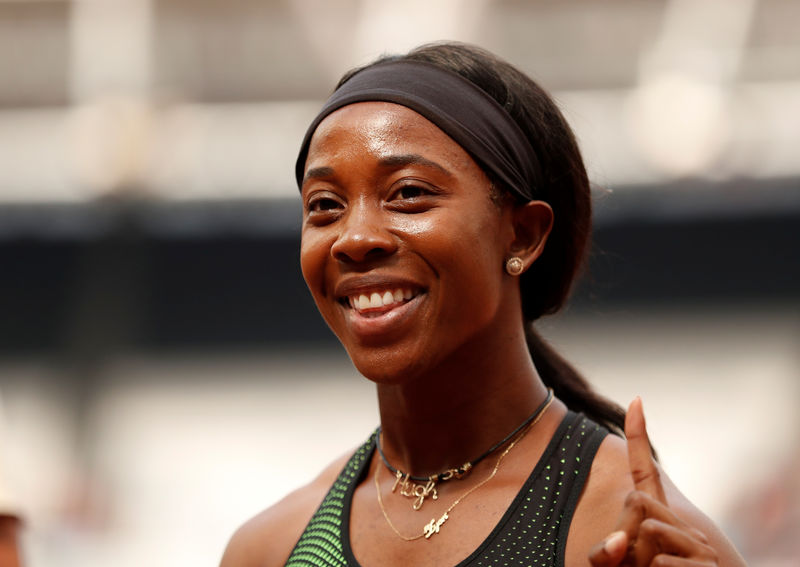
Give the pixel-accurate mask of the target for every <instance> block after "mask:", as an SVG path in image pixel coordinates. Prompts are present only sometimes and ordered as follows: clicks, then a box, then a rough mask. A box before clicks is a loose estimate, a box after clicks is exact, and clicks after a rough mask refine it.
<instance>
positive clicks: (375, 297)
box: [339, 287, 422, 317]
mask: <svg viewBox="0 0 800 567" xmlns="http://www.w3.org/2000/svg"><path fill="white" fill-rule="evenodd" d="M421 293H422V290H421V289H415V288H411V287H396V288H380V289H370V290H363V291H359V292H357V293H352V294H349V295H346V296H344V297H342V298H340V299H339V303H341V304H342V305H343V306H344V307H346V308H349V309H352V310H353V311H355V312H356V313H358V314H359V315H361V316H364V317H370V316H372V317H377V316H380V315H383V314H384V313H386V312H388V311H391V310H393V309H396V308H398V307H401V306H402V305H404V304H406V303H408V302H409V301H412V300H413V299H414V298H416V297H417V296H419V295H420V294H421Z"/></svg>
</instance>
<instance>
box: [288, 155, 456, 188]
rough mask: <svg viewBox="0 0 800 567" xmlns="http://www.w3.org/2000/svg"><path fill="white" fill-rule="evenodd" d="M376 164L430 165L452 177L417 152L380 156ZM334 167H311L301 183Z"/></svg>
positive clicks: (328, 171) (317, 177) (396, 165)
mask: <svg viewBox="0 0 800 567" xmlns="http://www.w3.org/2000/svg"><path fill="white" fill-rule="evenodd" d="M378 165H380V166H381V167H403V166H406V165H422V166H426V167H431V168H433V169H435V170H437V171H439V172H441V173H443V174H445V175H447V176H448V177H453V174H452V173H451V172H450V171H449V170H448V169H445V168H444V167H443V166H441V165H439V164H438V163H436V162H435V161H431V160H429V159H428V158H424V157H422V156H421V155H419V154H399V155H392V156H386V157H382V158H381V159H380V160H378ZM334 173H335V172H334V169H333V168H332V167H328V166H322V167H312V168H311V169H309V170H308V171H307V172H306V174H305V176H304V177H303V183H305V182H306V181H308V180H309V179H323V178H325V177H330V176H332V175H333V174H334Z"/></svg>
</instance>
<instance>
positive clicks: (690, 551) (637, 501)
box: [589, 397, 719, 567]
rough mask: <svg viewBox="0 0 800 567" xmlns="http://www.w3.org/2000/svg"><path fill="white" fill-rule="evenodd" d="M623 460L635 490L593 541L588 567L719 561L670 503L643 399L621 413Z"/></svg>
mask: <svg viewBox="0 0 800 567" xmlns="http://www.w3.org/2000/svg"><path fill="white" fill-rule="evenodd" d="M625 436H626V437H627V445H628V466H629V469H630V474H631V478H632V480H633V485H634V490H633V491H632V492H630V493H629V494H628V496H627V498H626V499H625V505H624V507H623V510H622V514H621V515H620V518H619V522H618V523H617V527H616V529H615V531H614V532H612V533H611V534H610V535H609V536H607V537H606V538H605V539H604V540H603V541H602V542H600V543H598V544H597V545H595V546H594V547H593V548H592V550H591V552H590V554H589V561H590V563H591V565H592V566H593V567H616V566H618V565H622V566H626V567H627V566H636V567H643V566H646V565H658V566H659V567H661V566H663V567H668V566H675V567H679V566H681V567H683V566H685V567H690V566H701V565H702V566H710V565H718V564H719V562H718V560H717V554H716V552H715V550H714V549H713V548H712V547H711V546H709V543H708V538H707V537H706V536H705V535H704V534H703V533H702V532H700V531H699V530H697V529H696V528H694V527H692V526H690V525H688V524H687V523H686V522H684V521H683V520H681V519H680V518H678V517H677V516H676V515H675V514H674V513H673V511H672V510H671V509H670V507H669V504H668V503H667V498H666V495H665V492H664V486H663V484H662V482H661V471H660V470H659V468H658V465H657V464H656V462H655V459H653V455H652V452H651V448H650V439H649V437H648V436H647V428H646V426H645V420H644V412H643V410H642V401H641V400H640V399H639V398H638V397H637V398H636V399H635V400H633V402H631V405H630V407H629V408H628V413H627V415H626V417H625Z"/></svg>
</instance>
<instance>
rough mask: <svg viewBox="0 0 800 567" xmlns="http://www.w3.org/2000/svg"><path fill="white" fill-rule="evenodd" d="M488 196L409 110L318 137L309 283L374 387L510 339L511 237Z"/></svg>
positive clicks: (341, 125)
mask: <svg viewBox="0 0 800 567" xmlns="http://www.w3.org/2000/svg"><path fill="white" fill-rule="evenodd" d="M489 188H490V183H489V180H488V179H487V177H486V176H485V175H484V173H483V171H482V170H481V169H480V168H479V167H478V166H477V165H476V164H475V162H474V161H473V160H472V158H470V156H469V155H468V154H467V153H466V152H465V151H464V150H463V149H462V148H461V147H460V146H459V145H458V144H456V143H455V142H454V141H453V140H451V139H450V138H449V137H448V136H447V135H446V134H445V133H444V132H442V131H441V130H439V129H438V128H437V127H436V126H434V125H433V124H432V123H431V122H429V121H428V120H426V119H425V118H423V117H422V116H420V115H419V114H417V113H416V112H414V111H412V110H410V109H408V108H405V107H403V106H399V105H395V104H391V103H383V102H365V103H358V104H353V105H350V106H346V107H344V108H342V109H339V110H337V111H336V112H334V113H332V114H331V115H330V116H328V117H327V118H326V119H325V120H324V121H323V122H322V123H321V124H320V125H319V127H318V128H317V130H316V132H315V133H314V136H313V138H312V140H311V144H310V147H309V152H308V158H307V161H306V168H305V178H304V181H303V187H302V199H303V211H304V213H303V231H302V245H301V251H300V255H301V265H302V270H303V276H304V277H305V280H306V282H307V284H308V287H309V289H310V290H311V293H312V295H313V296H314V300H315V301H316V303H317V307H318V308H319V310H320V312H321V313H322V316H323V317H324V318H325V321H326V322H327V323H328V325H329V326H330V328H331V329H332V330H333V332H334V333H335V334H336V336H337V337H338V338H339V340H340V341H341V342H342V344H343V345H344V347H345V348H346V350H347V352H348V354H349V355H350V357H351V359H352V360H353V363H354V364H355V366H356V367H357V368H358V370H359V371H360V372H361V373H362V374H364V375H365V376H366V377H368V378H370V379H372V380H375V381H378V382H386V383H396V382H399V381H402V380H406V379H413V377H415V376H419V375H420V374H422V373H424V372H425V371H430V370H433V369H435V368H436V367H437V365H439V364H441V363H442V362H443V361H445V360H446V359H447V357H452V356H458V354H459V352H462V353H463V352H465V351H463V350H462V349H465V348H470V349H472V348H475V347H476V345H480V344H484V343H485V341H483V340H482V338H481V337H487V336H489V335H486V333H496V332H498V331H499V330H500V329H499V327H498V326H499V325H500V323H499V321H501V320H502V319H503V317H501V316H500V312H501V310H502V308H503V307H504V306H505V308H508V302H507V300H506V299H505V296H507V295H508V290H509V289H513V288H510V287H509V286H513V285H515V284H514V283H510V282H513V280H512V279H511V278H509V277H508V276H505V275H504V274H503V265H504V261H505V257H506V252H507V250H508V248H509V245H510V243H511V241H512V239H513V230H512V228H511V221H510V219H511V209H510V207H498V206H497V205H496V204H495V203H493V202H492V200H491V198H490V190H489ZM515 305H516V309H518V305H519V304H518V303H516V304H515ZM505 320H508V319H507V317H506V318H505Z"/></svg>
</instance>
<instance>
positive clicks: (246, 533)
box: [220, 452, 352, 567]
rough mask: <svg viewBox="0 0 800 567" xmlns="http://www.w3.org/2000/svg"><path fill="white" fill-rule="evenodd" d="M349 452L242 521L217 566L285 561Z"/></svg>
mask: <svg viewBox="0 0 800 567" xmlns="http://www.w3.org/2000/svg"><path fill="white" fill-rule="evenodd" d="M351 456H352V452H348V453H347V454H345V455H342V456H341V457H339V458H338V459H336V460H335V461H333V462H332V463H331V464H330V465H328V466H327V467H325V469H324V470H323V471H322V472H321V473H320V474H319V476H317V478H315V479H314V480H313V481H312V482H310V483H309V484H307V485H305V486H303V487H301V488H298V489H297V490H295V491H294V492H291V493H290V494H288V495H287V496H286V497H284V498H283V499H282V500H280V501H279V502H278V503H277V504H275V505H273V506H271V507H269V508H267V509H266V510H264V511H263V512H261V513H259V514H258V515H256V516H254V517H253V518H251V519H250V520H248V521H247V522H245V523H244V524H243V525H242V526H241V527H240V528H239V529H238V530H236V532H234V534H233V536H231V539H230V541H229V542H228V545H227V547H226V549H225V553H224V554H223V556H222V561H221V563H220V567H273V566H275V567H278V566H282V565H283V564H284V563H286V560H287V559H288V558H289V554H290V553H291V552H292V549H293V548H294V545H295V544H296V543H297V540H298V539H299V538H300V535H301V534H302V533H303V530H304V529H305V527H306V525H307V524H308V521H309V520H310V519H311V516H313V515H314V512H315V511H316V510H317V508H318V507H319V504H320V502H322V499H323V498H324V497H325V495H326V494H327V493H328V490H329V489H330V487H331V485H333V483H334V481H335V480H336V478H337V476H338V475H339V473H340V472H341V470H342V469H343V468H344V466H345V464H346V463H347V461H348V460H349V459H350V457H351Z"/></svg>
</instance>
